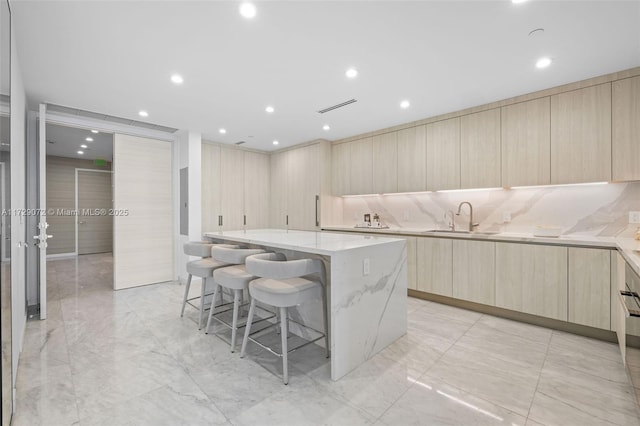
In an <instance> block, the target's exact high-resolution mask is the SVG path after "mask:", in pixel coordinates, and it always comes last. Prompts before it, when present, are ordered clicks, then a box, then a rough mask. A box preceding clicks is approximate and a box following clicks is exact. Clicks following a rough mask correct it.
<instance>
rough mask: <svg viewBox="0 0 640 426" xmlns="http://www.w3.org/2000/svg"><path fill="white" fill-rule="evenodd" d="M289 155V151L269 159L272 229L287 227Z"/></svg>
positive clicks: (273, 155)
mask: <svg viewBox="0 0 640 426" xmlns="http://www.w3.org/2000/svg"><path fill="white" fill-rule="evenodd" d="M288 153H289V151H284V152H278V153H275V154H271V158H270V159H269V172H270V188H269V224H270V226H271V227H272V228H280V229H284V228H286V226H287V224H286V215H287V194H288V189H287V185H288V182H289V180H288V179H289V175H288V170H287V156H288Z"/></svg>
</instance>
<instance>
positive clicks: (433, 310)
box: [409, 300, 482, 323]
mask: <svg viewBox="0 0 640 426" xmlns="http://www.w3.org/2000/svg"><path fill="white" fill-rule="evenodd" d="M423 304H424V306H423V308H422V309H421V310H423V311H426V312H429V313H430V314H432V315H440V316H443V317H445V318H451V319H454V320H456V321H459V322H467V323H475V322H476V321H478V320H479V319H480V318H481V317H482V314H481V313H478V312H474V311H468V310H466V309H462V308H458V307H455V306H449V305H444V304H442V303H436V302H431V301H427V300H425V301H424V303H423ZM409 318H411V315H409Z"/></svg>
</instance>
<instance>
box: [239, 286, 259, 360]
mask: <svg viewBox="0 0 640 426" xmlns="http://www.w3.org/2000/svg"><path fill="white" fill-rule="evenodd" d="M255 307H256V299H254V298H251V305H249V316H248V317H247V325H246V326H245V327H244V338H243V339H242V350H241V351H240V358H244V355H245V353H246V350H247V342H248V341H249V334H251V322H252V321H253V311H254V310H255Z"/></svg>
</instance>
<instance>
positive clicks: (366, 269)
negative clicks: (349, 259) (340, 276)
mask: <svg viewBox="0 0 640 426" xmlns="http://www.w3.org/2000/svg"><path fill="white" fill-rule="evenodd" d="M370 272H371V262H370V261H369V258H368V257H367V258H366V259H364V260H363V261H362V275H363V276H365V277H366V276H367V275H369V273H370Z"/></svg>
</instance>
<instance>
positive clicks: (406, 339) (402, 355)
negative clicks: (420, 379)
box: [379, 333, 444, 374]
mask: <svg viewBox="0 0 640 426" xmlns="http://www.w3.org/2000/svg"><path fill="white" fill-rule="evenodd" d="M443 353H444V352H442V351H440V350H438V349H436V348H434V347H432V345H428V344H425V343H424V342H423V341H422V340H421V339H419V338H417V337H415V336H414V335H413V333H407V334H405V335H404V336H402V337H401V338H399V339H398V340H396V341H395V342H393V343H392V344H391V345H389V346H387V347H386V348H384V349H383V350H382V351H380V353H379V355H380V356H382V357H385V358H388V359H391V360H393V361H395V362H399V363H402V364H405V365H406V366H407V367H409V368H410V369H412V370H415V371H416V372H418V373H419V374H422V373H424V372H425V371H427V370H428V369H429V368H431V367H432V366H433V365H434V364H435V363H436V361H437V360H438V359H440V357H441V356H442V354H443Z"/></svg>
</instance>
